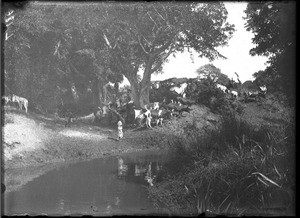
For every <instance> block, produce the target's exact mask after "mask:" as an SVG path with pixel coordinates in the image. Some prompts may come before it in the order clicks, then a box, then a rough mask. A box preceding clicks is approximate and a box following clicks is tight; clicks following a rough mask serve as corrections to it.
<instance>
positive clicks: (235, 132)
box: [149, 113, 295, 216]
mask: <svg viewBox="0 0 300 218" xmlns="http://www.w3.org/2000/svg"><path fill="white" fill-rule="evenodd" d="M184 131H185V133H186V134H185V135H186V137H185V138H184V139H182V140H180V141H177V142H176V143H175V144H173V145H172V149H173V153H174V154H175V155H174V158H173V161H171V162H170V163H169V165H173V164H176V163H177V165H178V166H176V167H175V169H177V171H175V173H174V172H172V173H171V174H172V176H167V177H166V178H165V179H163V180H162V181H161V182H158V183H157V185H156V186H153V187H150V188H149V194H150V197H151V198H152V199H153V201H154V203H155V205H156V206H157V207H159V208H160V209H162V208H163V209H164V210H165V211H166V212H167V213H170V214H172V215H196V214H201V213H204V212H206V213H213V214H226V215H237V216H241V215H294V214H295V213H294V206H295V197H294V191H295V157H294V154H295V153H294V152H295V140H294V126H293V125H292V124H291V123H284V124H282V125H280V126H278V125H277V126H276V127H274V128H272V127H270V126H268V127H267V126H261V127H255V126H252V125H251V124H250V123H249V122H247V120H244V119H242V118H241V117H239V116H237V115H236V114H235V113H226V114H223V115H222V122H221V125H220V126H218V127H217V128H216V129H215V130H209V131H206V135H205V136H203V135H200V134H199V132H200V131H199V130H198V129H197V127H196V125H194V124H190V125H187V126H186V127H185V129H184ZM179 166H180V167H179ZM167 167H168V166H167ZM169 167H171V166H169ZM173 168H174V166H173Z"/></svg>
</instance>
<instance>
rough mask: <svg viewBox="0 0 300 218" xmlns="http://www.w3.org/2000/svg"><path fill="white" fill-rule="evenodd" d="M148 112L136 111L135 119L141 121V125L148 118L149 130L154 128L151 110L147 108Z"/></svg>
mask: <svg viewBox="0 0 300 218" xmlns="http://www.w3.org/2000/svg"><path fill="white" fill-rule="evenodd" d="M145 109H146V112H143V110H142V109H139V110H137V109H134V118H135V119H139V120H140V121H139V123H140V124H141V122H142V121H143V119H145V118H146V126H147V127H148V128H152V127H151V118H152V117H151V112H150V110H148V109H147V107H146V106H145Z"/></svg>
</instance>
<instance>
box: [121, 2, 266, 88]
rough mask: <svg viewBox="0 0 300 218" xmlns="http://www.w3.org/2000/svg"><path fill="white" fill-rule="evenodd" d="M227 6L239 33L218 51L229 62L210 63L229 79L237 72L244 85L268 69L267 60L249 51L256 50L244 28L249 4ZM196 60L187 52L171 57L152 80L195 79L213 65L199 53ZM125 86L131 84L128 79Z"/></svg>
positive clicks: (219, 60) (239, 3) (222, 60)
mask: <svg viewBox="0 0 300 218" xmlns="http://www.w3.org/2000/svg"><path fill="white" fill-rule="evenodd" d="M224 4H225V7H226V9H227V11H228V17H227V21H228V22H229V23H230V24H234V25H235V29H236V31H235V32H234V33H233V36H232V38H231V39H230V40H229V41H228V46H226V47H221V48H218V51H219V52H220V53H221V54H222V55H223V56H225V57H227V59H217V60H215V61H213V62H211V63H212V64H213V65H215V66H216V67H217V68H219V69H220V70H221V72H222V73H224V74H226V75H227V76H228V77H229V78H233V79H234V80H236V76H235V74H234V72H236V73H238V75H239V76H240V80H241V82H245V81H246V80H253V79H254V78H253V76H252V74H253V73H255V72H257V71H259V70H264V69H265V68H266V65H265V62H266V61H267V58H266V57H262V56H251V55H250V54H249V51H250V49H251V48H253V47H254V45H253V44H252V40H251V38H252V37H253V33H251V32H248V31H246V29H245V27H244V24H245V22H246V21H245V20H244V19H243V18H242V17H245V13H244V10H245V9H246V6H247V3H246V2H225V3H224ZM193 56H194V62H192V60H191V58H190V54H189V53H188V52H185V53H178V54H176V57H175V58H174V57H173V56H172V55H171V56H170V57H169V62H168V63H165V64H164V66H163V71H164V73H163V74H159V75H152V76H151V80H152V81H155V80H165V79H168V78H172V77H177V78H182V77H187V78H195V77H196V76H197V74H196V70H197V69H198V68H199V67H201V66H203V65H205V64H208V63H210V62H209V60H208V59H207V58H199V57H198V56H197V54H196V53H193ZM123 84H129V83H128V81H127V79H126V78H125V81H124V82H123Z"/></svg>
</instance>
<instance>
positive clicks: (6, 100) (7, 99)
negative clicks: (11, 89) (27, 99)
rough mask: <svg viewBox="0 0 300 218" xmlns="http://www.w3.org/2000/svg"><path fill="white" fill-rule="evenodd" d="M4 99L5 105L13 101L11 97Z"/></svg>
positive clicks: (4, 97) (3, 97)
mask: <svg viewBox="0 0 300 218" xmlns="http://www.w3.org/2000/svg"><path fill="white" fill-rule="evenodd" d="M2 99H4V101H5V104H7V103H8V102H10V101H11V96H2Z"/></svg>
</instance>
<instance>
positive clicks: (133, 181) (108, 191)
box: [4, 152, 166, 215]
mask: <svg viewBox="0 0 300 218" xmlns="http://www.w3.org/2000/svg"><path fill="white" fill-rule="evenodd" d="M165 161H166V160H165V155H163V154H159V153H158V152H136V153H130V154H124V155H121V156H118V157H106V158H102V159H96V160H91V161H86V162H79V163H75V164H69V165H65V166H62V167H58V168H55V169H52V170H50V171H48V172H45V174H43V175H41V176H39V177H37V178H34V179H33V180H32V181H29V182H27V183H26V184H24V185H22V186H21V187H20V188H18V189H17V190H13V191H9V190H8V191H7V192H5V194H4V214H5V215H13V214H29V215H38V214H47V215H76V214H78V215H81V214H82V215H116V214H121V215H138V214H148V215H154V214H159V213H160V212H159V211H158V210H156V209H155V207H154V206H153V205H152V203H151V200H150V199H149V198H148V196H147V190H146V187H147V186H152V185H155V181H156V180H157V178H158V177H159V175H160V173H161V172H163V168H164V163H165Z"/></svg>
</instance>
